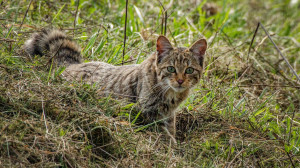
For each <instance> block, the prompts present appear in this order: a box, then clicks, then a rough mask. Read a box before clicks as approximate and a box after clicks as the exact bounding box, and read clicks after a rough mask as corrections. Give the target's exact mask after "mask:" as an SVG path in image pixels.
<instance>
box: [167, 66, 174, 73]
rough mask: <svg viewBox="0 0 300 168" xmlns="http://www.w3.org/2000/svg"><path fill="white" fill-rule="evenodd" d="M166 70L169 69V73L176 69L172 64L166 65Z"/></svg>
mask: <svg viewBox="0 0 300 168" xmlns="http://www.w3.org/2000/svg"><path fill="white" fill-rule="evenodd" d="M167 70H168V71H169V72H171V73H174V72H175V71H176V70H175V68H174V67H173V66H168V67H167Z"/></svg>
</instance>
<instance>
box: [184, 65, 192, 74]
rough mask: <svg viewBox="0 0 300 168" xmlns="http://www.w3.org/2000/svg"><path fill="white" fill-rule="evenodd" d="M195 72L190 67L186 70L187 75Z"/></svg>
mask: <svg viewBox="0 0 300 168" xmlns="http://www.w3.org/2000/svg"><path fill="white" fill-rule="evenodd" d="M193 72H194V68H191V67H189V68H187V69H186V70H185V73H186V74H192V73H193Z"/></svg>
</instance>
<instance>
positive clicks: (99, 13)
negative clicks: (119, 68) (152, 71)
mask: <svg viewBox="0 0 300 168" xmlns="http://www.w3.org/2000/svg"><path fill="white" fill-rule="evenodd" d="M210 2H212V1H210ZM205 3H206V2H205V0H204V1H202V2H201V1H198V0H190V1H174V2H173V3H169V1H161V3H160V2H159V1H129V4H128V19H127V41H126V49H125V56H124V60H123V55H122V51H123V38H124V37H123V34H124V24H125V7H126V1H125V0H120V1H110V0H108V1H106V0H105V1H104V0H101V1H94V0H80V1H76V0H71V1H64V0H59V1H54V0H42V1H38V0H31V1H25V0H10V1H7V0H0V21H1V24H0V46H1V47H0V165H1V166H0V167H2V166H3V167H300V151H299V150H300V113H299V112H300V82H299V81H297V78H296V76H294V75H293V74H292V71H291V70H290V69H289V67H288V66H287V64H286V62H285V61H284V60H283V59H282V57H280V55H279V54H278V52H277V51H276V49H275V47H274V45H273V44H272V43H271V42H270V40H269V39H268V38H267V36H266V34H265V32H264V31H263V30H262V29H261V28H260V29H258V32H257V34H256V37H255V39H254V42H253V44H252V47H251V50H250V53H249V46H250V43H251V40H252V37H253V35H254V31H255V28H256V26H257V23H258V21H260V22H261V23H262V24H263V25H264V26H265V28H266V29H267V30H268V31H269V32H270V34H271V37H272V39H273V40H274V41H275V43H276V44H277V45H278V47H279V49H280V50H281V52H282V53H283V54H284V56H285V57H286V58H287V60H288V61H289V63H290V64H291V66H292V68H293V69H294V70H295V71H296V72H297V73H298V74H300V67H299V65H300V57H299V54H300V52H299V51H300V24H299V23H300V17H299V16H300V1H298V0H265V1H259V0H251V1H247V0H231V1H228V0H222V1H221V0H219V1H213V3H214V5H216V7H217V9H218V12H217V13H216V14H213V13H209V9H208V8H206V7H203V6H204V4H205ZM161 5H163V6H164V8H166V7H168V5H170V8H169V9H168V11H167V15H168V19H167V27H166V30H167V31H166V36H167V37H168V38H169V39H170V40H171V42H172V43H173V44H174V45H176V46H189V45H190V44H191V43H193V42H194V41H196V40H197V39H199V38H202V37H205V38H206V39H207V40H208V42H209V48H208V51H207V57H206V60H205V65H206V66H205V72H204V74H203V78H202V80H201V82H200V83H199V85H197V87H196V88H195V89H194V92H193V93H192V94H191V95H190V96H189V98H188V100H187V101H185V102H184V103H183V104H182V105H181V107H180V108H179V109H178V117H177V118H178V120H177V130H178V133H177V141H178V144H177V145H172V144H171V143H170V142H169V141H168V140H167V139H166V138H165V137H164V135H163V133H161V132H158V131H155V124H152V125H147V126H144V125H141V124H139V123H138V121H139V120H138V119H139V115H138V114H139V113H138V112H135V110H134V107H135V104H132V103H128V102H127V103H126V102H124V101H122V100H114V99H112V98H110V97H100V96H99V95H98V94H97V93H98V90H97V88H96V87H95V86H93V85H87V84H84V83H76V82H68V81H66V80H64V79H63V77H62V76H61V72H62V71H63V70H64V68H63V67H62V68H55V67H52V66H51V61H50V59H49V58H45V57H31V56H29V55H27V54H26V53H25V52H24V51H23V49H22V45H23V44H24V42H25V40H26V39H28V38H29V37H30V35H31V34H32V33H33V32H36V31H39V30H40V29H41V28H44V27H46V28H49V27H53V28H60V29H63V30H65V32H66V33H67V34H68V35H69V36H70V37H72V38H74V40H75V41H76V42H78V43H79V44H80V46H81V47H82V48H83V49H82V54H83V56H84V59H85V61H105V62H108V63H111V64H114V65H120V64H122V61H123V62H124V63H125V64H133V63H140V62H142V61H143V60H144V59H145V58H146V57H147V56H148V55H149V54H151V53H153V52H155V41H156V38H157V37H158V35H159V34H161V33H162V32H163V31H162V30H164V29H165V27H164V26H163V27H162V24H161V22H162V16H164V15H165V13H164V12H163V7H162V6H161ZM214 9H216V8H214Z"/></svg>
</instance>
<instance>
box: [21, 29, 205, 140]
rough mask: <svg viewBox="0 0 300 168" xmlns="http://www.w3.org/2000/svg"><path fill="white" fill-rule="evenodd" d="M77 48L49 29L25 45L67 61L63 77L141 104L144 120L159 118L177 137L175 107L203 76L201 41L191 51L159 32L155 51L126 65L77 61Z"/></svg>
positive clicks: (26, 47)
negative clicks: (136, 62) (139, 62)
mask: <svg viewBox="0 0 300 168" xmlns="http://www.w3.org/2000/svg"><path fill="white" fill-rule="evenodd" d="M62 46H63V47H62ZM76 46H77V45H76V44H75V43H74V42H72V41H70V40H69V39H67V37H66V36H65V35H64V34H63V33H61V32H60V31H56V30H51V31H43V32H42V33H39V34H35V35H33V37H32V38H31V39H29V40H28V41H27V42H26V44H25V49H26V51H27V52H28V53H29V54H31V55H34V54H40V55H41V53H43V50H46V51H48V53H50V56H51V54H52V57H53V58H55V57H57V58H56V60H58V61H59V62H63V64H66V65H67V68H66V70H65V71H64V72H63V74H62V75H63V76H64V77H65V78H66V79H67V80H77V81H84V82H87V83H95V84H96V85H97V86H98V87H99V91H100V92H101V93H103V94H104V95H110V94H113V95H115V96H117V97H126V98H128V99H129V100H131V101H133V102H139V104H140V106H141V108H142V109H141V110H142V111H143V114H144V116H146V117H145V118H146V119H147V122H153V121H155V120H162V122H163V123H164V125H165V126H166V127H165V128H167V129H165V130H166V131H167V133H168V134H169V135H171V136H174V135H175V118H176V115H175V110H176V108H177V107H178V106H179V104H180V103H181V102H182V101H183V100H185V99H186V98H187V96H188V93H189V90H190V88H192V87H193V86H194V85H195V84H197V83H198V81H199V79H200V77H201V72H202V68H203V59H204V54H205V50H206V41H205V40H204V39H201V40H199V41H197V42H196V43H195V44H194V45H193V46H192V47H191V48H189V49H186V48H175V49H173V47H172V46H171V44H170V42H169V41H168V39H167V38H166V37H164V36H160V37H159V38H158V40H157V54H153V55H151V56H150V57H148V58H147V59H146V60H145V61H143V62H142V63H141V64H135V65H125V66H114V65H111V64H107V63H104V62H89V63H81V57H79V56H78V51H80V49H79V47H76ZM74 47H75V50H74V52H72V50H73V48H74ZM34 51H38V52H34ZM55 51H56V52H55ZM55 54H56V55H55ZM72 54H74V56H73V55H72ZM74 60H75V61H74Z"/></svg>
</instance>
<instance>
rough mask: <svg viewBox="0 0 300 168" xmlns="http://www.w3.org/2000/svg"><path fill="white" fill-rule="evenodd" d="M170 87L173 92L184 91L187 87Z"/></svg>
mask: <svg viewBox="0 0 300 168" xmlns="http://www.w3.org/2000/svg"><path fill="white" fill-rule="evenodd" d="M171 88H172V89H173V90H174V91H175V92H183V91H185V90H186V89H187V88H186V87H183V86H176V87H174V86H171Z"/></svg>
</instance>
